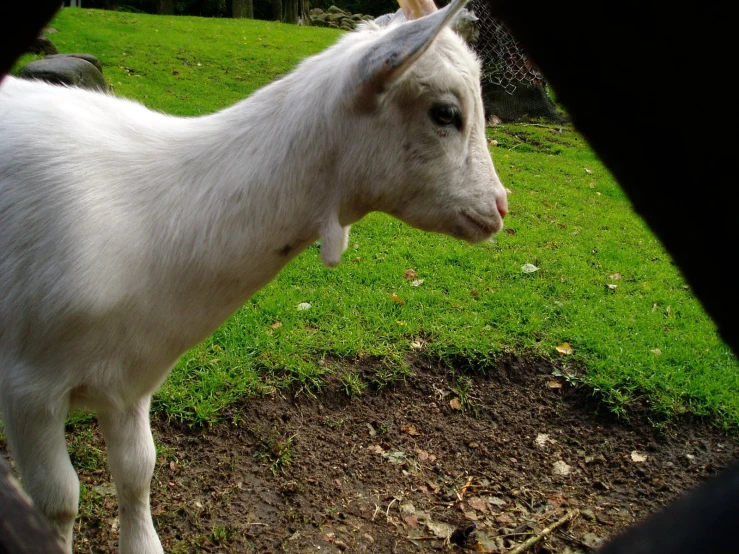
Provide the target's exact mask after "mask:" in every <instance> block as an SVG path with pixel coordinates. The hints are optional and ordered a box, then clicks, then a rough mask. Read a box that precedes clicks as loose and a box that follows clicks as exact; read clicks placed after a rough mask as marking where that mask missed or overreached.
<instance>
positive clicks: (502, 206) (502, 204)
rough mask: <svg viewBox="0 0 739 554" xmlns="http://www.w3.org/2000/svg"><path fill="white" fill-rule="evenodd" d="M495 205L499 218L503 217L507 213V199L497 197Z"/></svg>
mask: <svg viewBox="0 0 739 554" xmlns="http://www.w3.org/2000/svg"><path fill="white" fill-rule="evenodd" d="M495 203H496V205H497V206H498V212H499V213H500V217H505V216H506V214H507V213H508V199H507V198H506V197H505V196H498V198H497V199H496V200H495Z"/></svg>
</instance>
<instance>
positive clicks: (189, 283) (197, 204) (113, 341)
mask: <svg viewBox="0 0 739 554" xmlns="http://www.w3.org/2000/svg"><path fill="white" fill-rule="evenodd" d="M464 3H465V2H464V0H461V1H457V2H455V4H453V5H452V6H450V7H448V8H446V9H444V10H440V11H438V12H436V13H432V14H430V15H427V16H425V17H421V18H419V19H416V20H412V21H408V22H403V23H398V24H395V25H390V26H389V27H388V28H383V29H380V28H379V27H378V26H376V25H373V24H372V23H368V24H366V25H365V26H364V27H363V28H362V29H361V30H359V31H357V32H354V33H349V34H346V35H345V36H344V37H343V38H342V39H341V40H340V41H339V42H338V44H336V45H335V46H333V47H331V48H329V49H328V50H326V51H325V52H323V53H322V54H319V55H317V56H315V57H312V58H309V59H307V60H305V61H304V62H303V63H302V64H300V66H299V67H298V68H297V69H296V70H295V71H294V72H292V73H291V74H289V75H287V76H286V77H284V78H283V79H280V80H278V81H277V82H275V83H273V84H271V85H269V86H267V87H266V88H264V89H262V90H260V91H258V92H256V93H255V94H254V95H252V96H251V97H250V98H248V99H247V100H244V101H242V102H240V103H238V104H236V105H234V106H232V107H230V108H228V109H225V110H223V111H221V112H219V113H215V114H212V115H207V116H203V117H196V118H177V117H170V116H167V115H164V114H161V113H157V112H153V111H150V110H148V109H147V108H145V107H143V106H141V105H139V104H137V103H134V102H130V101H127V100H122V99H118V98H114V97H112V96H109V95H105V94H99V93H93V92H88V91H84V90H78V89H74V88H64V87H59V86H52V85H48V84H44V83H41V82H26V81H20V80H16V79H12V78H8V79H6V80H5V81H4V82H3V83H2V85H0V408H1V409H2V418H3V421H4V424H5V433H6V435H7V437H8V442H9V446H10V450H11V453H12V454H13V456H14V459H15V461H16V464H17V467H18V469H19V471H20V475H21V478H22V480H23V482H24V485H25V487H26V490H27V491H28V492H29V494H30V496H31V497H32V498H33V500H34V502H35V503H36V505H37V506H38V507H39V508H40V509H41V510H42V511H43V512H44V513H45V514H46V516H47V517H48V518H49V520H50V521H51V522H52V523H53V524H54V525H55V527H56V529H57V530H58V532H59V534H60V536H61V538H62V539H63V541H64V543H65V545H66V548H67V550H68V551H70V552H71V549H72V528H73V522H74V519H75V516H76V514H77V505H78V497H79V481H78V478H77V475H76V473H75V470H74V469H73V467H72V464H71V463H70V460H69V455H68V453H67V449H66V443H65V437H64V421H65V417H66V415H67V412H68V410H69V409H70V408H71V407H76V406H80V407H85V408H89V409H93V410H96V411H97V415H98V421H99V424H100V429H101V430H102V433H103V435H104V438H105V441H106V443H107V447H108V461H109V466H110V471H111V473H112V475H113V479H114V481H115V485H116V489H117V493H118V500H119V507H120V550H121V552H123V553H124V554H149V553H159V552H162V547H161V544H160V542H159V538H158V537H157V534H156V531H155V530H154V525H153V523H152V518H151V513H150V509H149V487H150V481H151V477H152V473H153V470H154V464H155V452H154V443H153V441H152V437H151V431H150V427H149V403H150V398H151V396H152V394H153V393H154V392H155V391H156V390H157V388H158V387H159V386H160V384H161V383H162V381H163V380H164V379H165V378H166V376H167V375H168V373H169V371H170V369H171V368H172V366H173V365H174V364H175V362H176V361H177V359H178V358H179V357H180V356H181V355H182V354H183V352H185V351H186V350H187V349H188V348H190V347H192V346H193V345H195V344H196V343H198V342H199V341H201V340H203V339H204V338H205V337H207V336H208V335H209V334H210V333H212V332H213V331H214V330H215V329H216V328H217V327H218V326H219V325H220V324H221V323H223V322H224V321H225V320H226V318H228V317H229V315H231V314H232V313H233V312H234V311H235V310H237V309H238V308H239V307H240V306H241V305H242V304H243V303H244V302H245V301H246V299H248V298H249V296H250V295H252V294H253V293H254V292H256V291H257V290H259V289H260V288H261V287H263V286H264V285H265V284H266V283H267V282H269V281H270V280H271V279H272V278H273V277H274V276H275V275H276V274H277V273H278V272H279V271H280V269H281V268H282V267H283V266H284V265H285V264H286V263H288V262H289V261H290V260H291V259H293V258H294V257H295V256H296V255H297V254H298V253H300V252H301V251H302V250H303V249H304V248H306V246H308V245H310V244H311V243H313V242H314V241H315V240H316V239H317V238H319V237H320V239H321V241H322V247H321V258H322V260H323V262H324V263H325V264H326V265H329V266H335V265H336V264H338V263H339V260H340V257H341V255H342V252H343V251H344V249H345V248H346V244H347V237H348V230H349V225H350V224H351V223H353V222H355V221H357V220H359V219H360V218H361V217H363V216H364V215H365V214H367V213H368V212H370V211H374V210H379V211H383V212H387V213H389V214H392V215H394V216H396V217H398V218H400V219H401V220H403V221H405V222H407V223H408V224H410V225H413V226H415V227H419V228H421V229H425V230H429V231H438V232H442V233H448V234H451V235H453V236H455V237H459V238H462V239H466V240H468V241H480V240H484V239H486V238H488V237H489V236H490V235H491V234H493V233H495V232H497V231H499V230H500V229H501V228H502V225H503V217H504V216H505V214H506V211H507V203H506V195H505V190H504V188H503V187H502V185H501V183H500V181H499V179H498V177H497V175H496V173H495V169H494V168H493V163H492V160H491V158H490V153H489V151H488V147H487V141H486V139H485V124H484V116H483V106H482V102H481V99H480V87H479V65H478V62H477V60H476V58H475V56H474V54H472V52H471V51H470V50H469V49H468V48H467V46H466V45H465V44H464V42H463V41H462V39H461V38H459V37H458V36H457V35H456V34H454V33H453V32H452V31H450V30H449V29H448V28H447V26H448V24H449V22H450V20H451V19H452V18H453V16H454V15H455V13H456V12H457V11H458V10H459V9H460V8H461V7H462V6H463V5H464ZM70 145H73V147H70Z"/></svg>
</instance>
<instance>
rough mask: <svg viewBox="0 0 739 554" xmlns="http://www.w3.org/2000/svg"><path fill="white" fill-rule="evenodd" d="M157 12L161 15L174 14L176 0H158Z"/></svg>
mask: <svg viewBox="0 0 739 554" xmlns="http://www.w3.org/2000/svg"><path fill="white" fill-rule="evenodd" d="M157 13H158V14H159V15H174V0H158V1H157Z"/></svg>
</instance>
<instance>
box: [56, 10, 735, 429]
mask: <svg viewBox="0 0 739 554" xmlns="http://www.w3.org/2000/svg"><path fill="white" fill-rule="evenodd" d="M52 26H53V27H55V28H56V29H58V33H55V34H53V35H51V38H52V40H53V41H54V42H55V44H57V46H58V47H59V48H60V51H62V52H65V51H66V52H71V51H78V52H89V53H93V54H95V55H97V56H98V57H99V58H100V60H101V61H102V63H103V65H104V67H105V75H106V78H107V79H108V81H109V82H110V83H111V84H112V85H113V86H114V90H115V93H116V94H118V95H122V96H127V97H130V98H135V99H138V100H140V101H141V102H143V103H145V104H146V105H148V106H150V107H152V108H155V109H159V110H163V111H166V112H170V113H174V114H181V115H195V114H201V113H207V112H210V111H213V110H216V109H219V108H221V107H222V106H226V105H229V104H231V103H233V102H235V101H237V100H238V99H240V98H243V97H246V96H247V95H248V94H249V93H250V92H252V91H253V90H255V89H257V88H258V87H261V86H262V85H264V84H266V83H267V82H269V81H271V80H273V79H274V78H276V77H278V76H279V75H282V74H284V73H285V72H287V71H288V70H289V69H290V68H291V67H293V66H294V65H295V64H296V63H297V62H298V61H299V60H300V59H302V58H303V57H305V56H306V55H309V54H310V53H313V52H317V51H319V50H321V49H322V48H324V47H325V46H326V45H328V44H330V43H331V42H333V41H334V40H335V39H336V38H337V37H338V33H337V32H335V31H331V30H327V29H310V28H299V27H294V26H286V25H281V24H276V23H269V22H263V21H244V20H215V19H199V18H186V17H178V18H167V17H157V16H148V15H140V14H135V15H134V14H123V13H115V12H102V11H92V10H77V9H64V10H62V12H61V13H60V14H59V16H58V17H57V19H56V20H55V21H54V23H52ZM635 132H638V124H636V126H635ZM489 135H490V138H491V139H494V140H496V141H497V142H498V144H497V146H491V149H492V152H493V156H494V160H495V162H496V166H497V168H498V171H499V173H500V175H501V178H502V180H503V181H504V183H505V185H506V186H507V187H508V188H510V189H511V191H512V194H511V195H510V198H509V201H510V210H511V211H510V214H509V216H508V218H507V226H508V228H509V229H510V231H511V232H512V234H509V233H503V234H501V235H500V236H498V237H497V238H496V239H495V241H494V242H490V243H484V244H481V245H474V246H471V245H468V244H464V243H461V242H458V241H455V240H453V239H451V238H447V237H443V236H438V235H429V234H423V233H421V232H418V231H416V230H414V229H411V228H409V227H407V226H406V225H403V224H401V223H399V222H398V221H396V220H393V219H391V218H389V217H387V216H384V215H380V214H374V215H371V216H369V217H367V218H366V219H365V220H363V221H362V222H360V223H359V224H357V225H355V226H354V227H353V229H352V234H351V238H350V248H349V250H348V251H347V253H346V254H345V255H344V259H343V263H342V264H341V265H340V266H339V267H338V268H337V269H335V270H330V269H327V268H325V267H323V266H322V265H321V263H320V259H319V248H318V247H316V246H313V247H311V248H309V249H308V250H307V251H306V252H305V253H303V254H302V255H301V256H300V257H299V258H298V259H297V260H296V261H294V262H293V263H292V264H291V265H290V266H289V267H288V268H287V269H286V270H285V271H283V272H282V273H281V274H280V276H279V277H278V278H277V279H275V281H273V282H272V283H271V284H270V285H268V286H267V287H266V288H265V289H264V290H262V291H261V292H260V293H258V294H257V295H256V296H254V297H253V298H252V299H251V300H249V301H248V302H247V304H246V305H245V306H244V307H243V308H242V309H241V310H240V311H239V312H238V313H237V314H235V315H234V316H233V317H232V318H231V319H230V320H229V321H228V322H227V323H225V324H224V325H223V326H222V327H221V328H220V329H219V330H218V331H217V332H216V333H215V334H214V335H213V336H212V337H211V338H209V339H208V340H206V341H205V342H204V343H203V344H201V345H199V346H197V347H196V348H194V349H193V350H191V351H190V352H188V353H187V354H186V355H185V356H184V357H183V358H182V360H181V361H180V363H179V364H178V366H177V367H176V368H175V370H174V372H173V375H172V376H171V377H170V378H169V379H168V380H167V382H166V384H165V385H164V387H163V388H162V390H161V392H160V393H159V394H158V395H157V397H156V399H155V403H154V406H155V410H159V411H164V412H166V414H168V415H169V416H170V417H175V418H180V419H183V420H185V421H189V422H193V423H210V422H213V421H216V420H218V419H219V418H220V417H222V415H223V414H224V412H225V411H226V408H228V407H229V406H230V405H232V404H233V403H235V402H238V401H239V400H240V399H241V398H243V397H245V396H248V395H252V394H258V393H260V392H264V391H269V390H273V389H274V388H280V387H285V386H296V387H298V388H302V389H303V390H304V391H306V392H307V393H312V392H314V391H317V390H319V389H320V388H321V387H322V385H323V384H324V383H325V381H326V379H327V377H328V376H329V374H331V373H332V372H336V373H337V376H338V378H339V379H341V380H343V381H342V382H343V385H344V388H345V390H346V392H347V394H348V395H350V396H359V395H361V394H362V393H363V390H364V386H363V384H362V383H361V382H360V375H359V374H354V373H351V371H352V370H351V369H349V370H347V367H351V364H352V363H353V362H354V361H357V360H359V361H361V362H364V361H367V360H369V361H370V362H371V363H369V364H368V366H369V367H372V368H373V369H372V372H373V375H372V376H371V377H368V378H367V379H369V380H371V381H374V382H375V384H376V385H384V384H388V383H391V382H392V381H393V380H396V379H402V378H403V377H404V376H405V375H406V374H407V372H408V366H407V360H408V357H409V355H410V354H414V353H415V354H418V353H420V354H421V355H424V356H428V357H430V358H433V359H439V360H442V361H444V362H446V363H447V364H449V365H450V367H453V368H455V369H465V368H470V367H471V368H475V369H477V370H481V371H484V369H485V367H486V366H488V365H489V364H492V363H495V360H496V359H498V358H499V357H500V356H501V355H503V354H506V353H510V352H513V353H518V354H536V355H540V356H546V357H558V356H559V355H558V354H557V352H556V350H555V347H556V346H558V345H560V344H561V343H563V342H568V343H569V344H570V345H571V346H572V348H573V353H572V354H571V355H569V356H567V357H566V358H564V359H565V361H566V362H567V363H568V365H570V366H571V367H574V368H578V370H579V371H580V373H579V374H578V377H577V379H578V380H579V381H581V382H583V383H585V384H587V385H588V386H590V387H592V388H593V389H595V390H596V391H598V392H599V393H600V394H601V395H602V397H603V398H604V399H605V400H606V401H607V402H609V403H610V404H611V406H612V407H613V409H614V410H616V411H619V412H622V413H628V407H629V404H630V403H632V402H635V401H639V402H640V404H642V403H643V402H647V403H648V404H649V405H651V407H652V409H653V410H654V413H655V414H658V415H664V416H669V415H671V414H675V413H682V412H685V411H689V412H692V413H695V414H698V415H705V416H709V417H710V419H711V420H712V421H713V422H715V423H717V424H719V425H722V426H726V427H728V428H736V427H737V426H738V425H739V371H738V370H739V367H737V361H736V359H735V358H734V357H733V355H732V354H731V353H730V351H729V350H728V348H727V347H726V346H725V345H724V344H723V343H722V342H721V341H720V340H719V338H718V337H717V334H716V331H715V328H714V326H713V324H712V323H711V321H710V320H709V319H708V318H707V316H706V315H705V313H704V312H703V310H702V308H701V306H700V305H699V303H698V302H697V301H696V299H695V298H694V297H693V294H692V292H691V291H690V290H689V289H688V288H686V283H685V280H684V279H683V278H682V277H681V275H680V273H679V271H678V270H677V269H676V267H675V266H674V265H673V263H672V261H671V259H670V257H669V256H668V255H667V254H666V253H665V251H664V250H663V248H662V247H661V246H660V244H659V243H658V241H657V240H656V239H655V238H654V237H653V236H652V234H651V233H650V231H649V230H648V229H647V227H646V226H645V224H644V223H643V222H642V221H641V220H640V219H639V218H638V217H637V216H636V215H635V214H634V213H633V211H632V210H631V207H630V204H629V202H628V200H627V199H626V198H625V196H624V194H623V193H622V192H621V190H620V188H619V187H618V186H617V184H616V183H615V181H614V179H613V178H612V176H611V175H610V174H609V172H608V171H607V170H606V169H605V168H604V166H603V165H602V164H601V163H600V162H599V160H598V158H597V157H596V156H595V154H594V153H593V152H592V150H591V149H590V148H589V147H588V146H587V145H586V144H585V143H584V141H583V139H582V138H581V137H580V135H579V134H577V133H576V132H575V131H573V130H572V129H571V128H567V127H565V128H562V129H560V128H559V127H550V126H546V125H543V126H534V125H528V126H527V125H503V126H500V127H497V128H495V129H491V130H489ZM697 139H698V140H699V137H698V138H697ZM687 232H689V231H687ZM527 263H530V264H534V265H535V266H537V267H538V268H539V270H538V271H537V272H535V273H532V274H524V273H523V272H522V270H521V267H522V266H523V265H524V264H527ZM408 269H414V270H415V271H416V272H417V273H418V279H423V283H422V284H420V286H412V282H411V280H406V279H405V278H404V273H405V271H406V270H408ZM616 273H618V274H620V275H621V279H616V278H612V277H609V276H611V275H614V274H616ZM609 284H611V285H617V287H616V288H615V289H613V288H609V287H608V286H607V285H609ZM393 293H395V296H396V298H397V299H400V300H402V301H403V303H400V302H398V301H396V299H394V298H393ZM301 302H309V303H310V304H311V305H312V307H311V309H309V310H305V311H298V310H297V309H296V306H297V305H298V304H299V303H301ZM277 323H279V324H280V325H277ZM419 347H420V348H419ZM460 383H461V384H463V385H465V386H469V384H468V383H467V382H466V381H465V382H464V383H463V382H462V381H460Z"/></svg>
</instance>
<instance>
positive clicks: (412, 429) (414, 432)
mask: <svg viewBox="0 0 739 554" xmlns="http://www.w3.org/2000/svg"><path fill="white" fill-rule="evenodd" d="M400 432H401V433H405V434H407V435H411V436H413V437H418V436H420V435H421V433H419V432H418V429H416V426H415V425H413V424H412V423H408V424H406V425H401V426H400Z"/></svg>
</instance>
